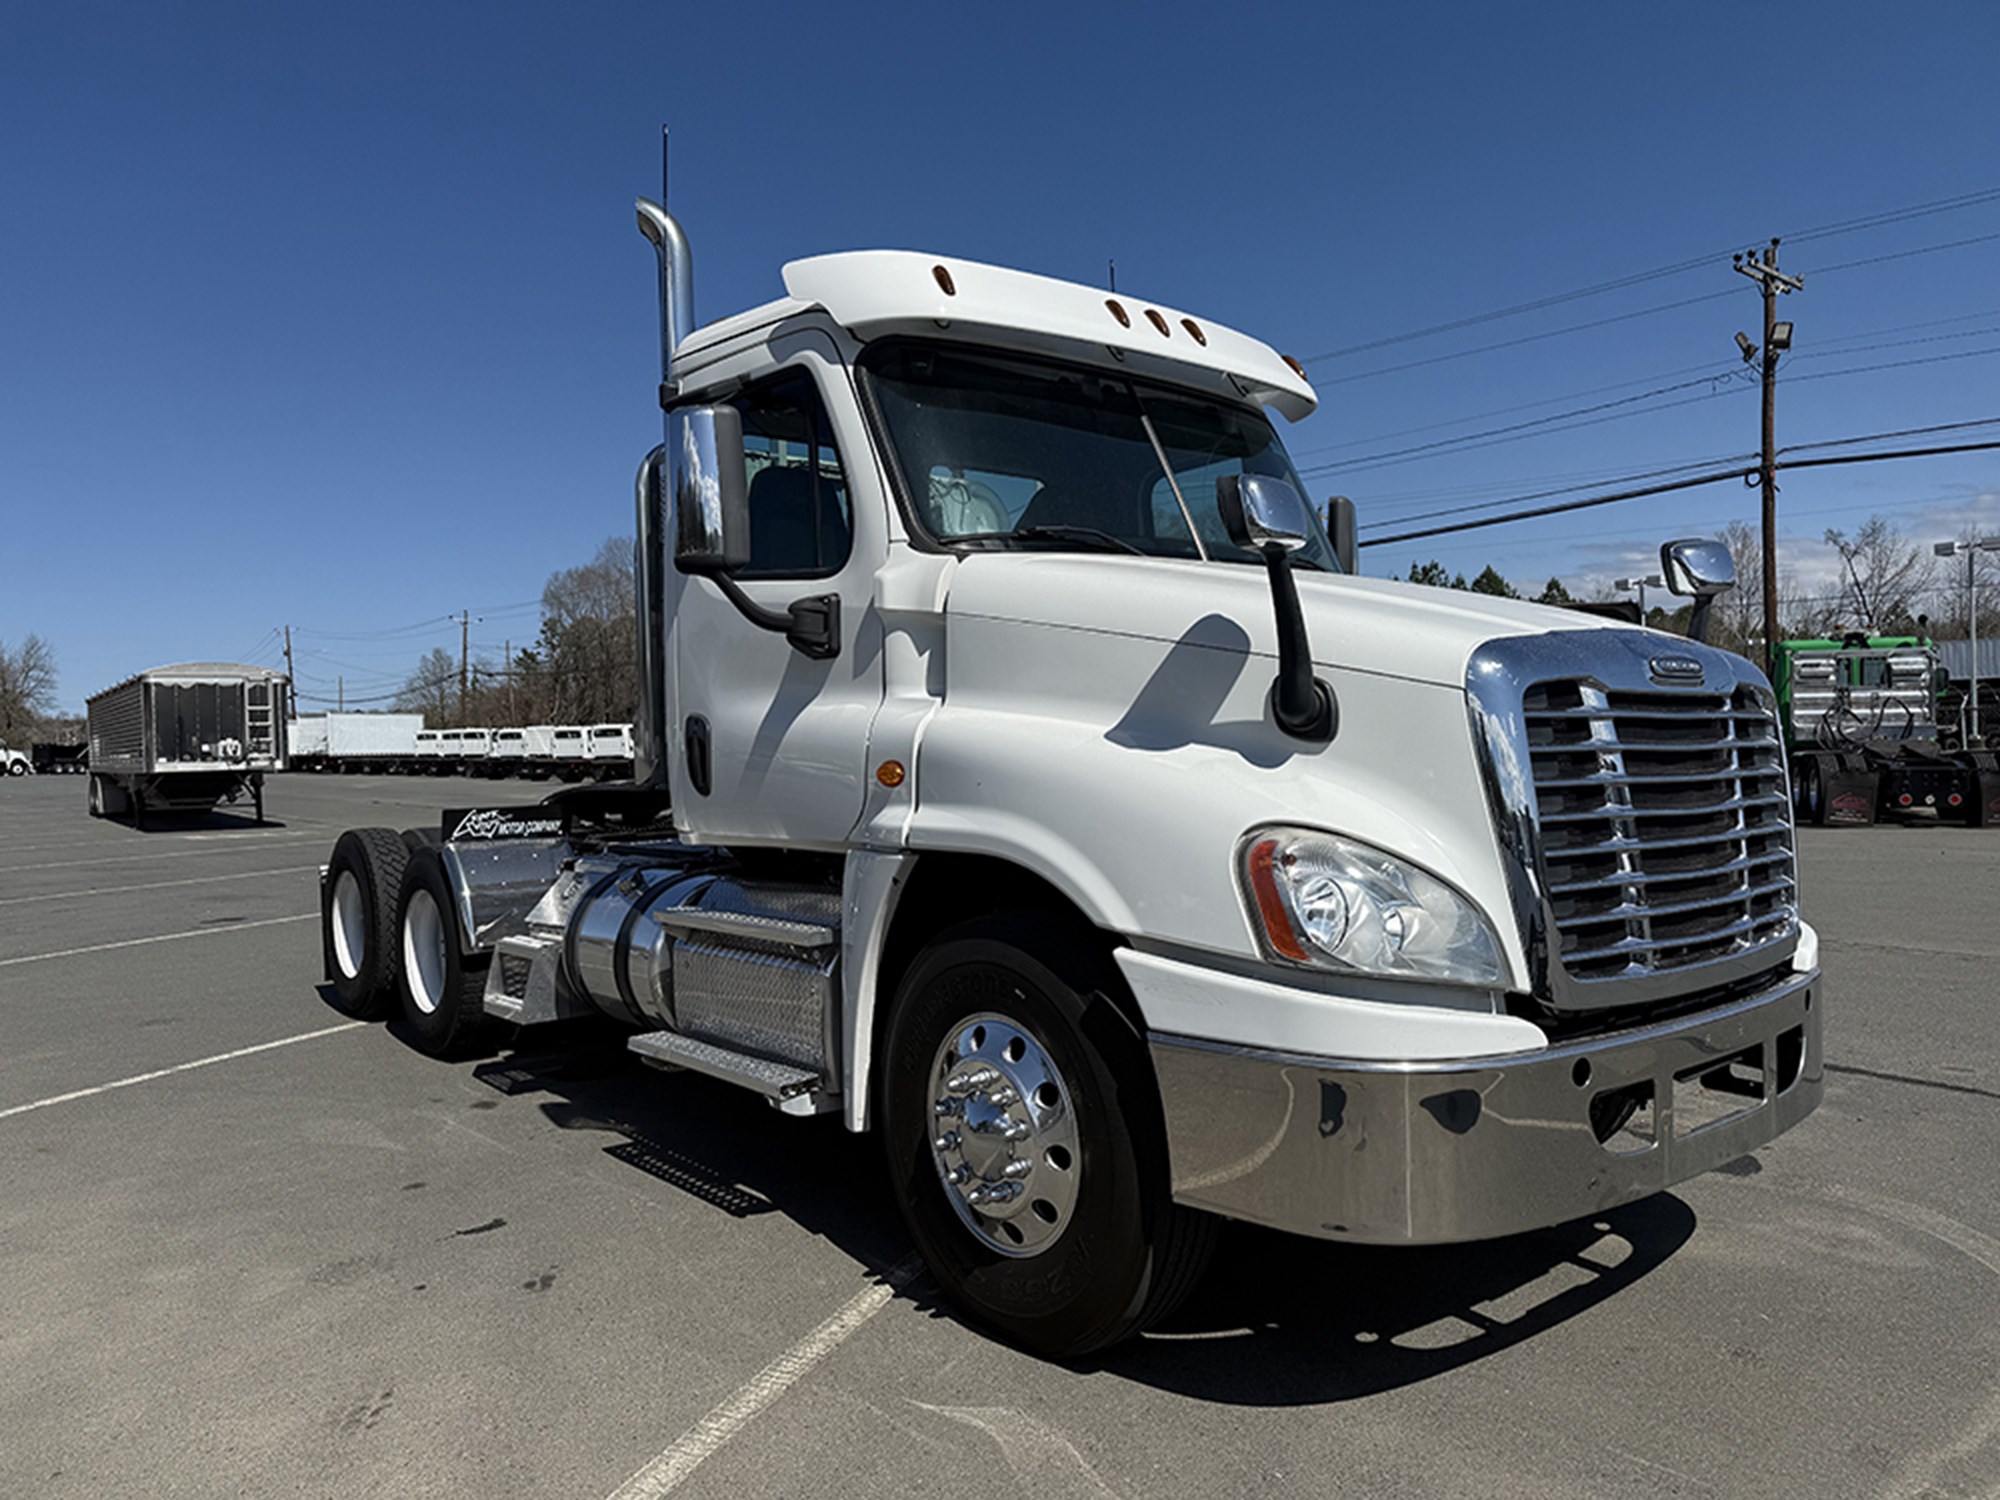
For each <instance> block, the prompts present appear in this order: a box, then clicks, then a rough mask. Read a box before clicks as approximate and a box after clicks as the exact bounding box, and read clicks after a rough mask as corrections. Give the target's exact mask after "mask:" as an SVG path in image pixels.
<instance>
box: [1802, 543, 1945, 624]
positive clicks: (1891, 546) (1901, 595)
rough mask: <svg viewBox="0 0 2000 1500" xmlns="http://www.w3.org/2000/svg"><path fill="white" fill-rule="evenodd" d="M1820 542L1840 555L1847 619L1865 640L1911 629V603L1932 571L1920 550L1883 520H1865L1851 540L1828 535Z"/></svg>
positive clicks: (1913, 607) (1925, 587)
mask: <svg viewBox="0 0 2000 1500" xmlns="http://www.w3.org/2000/svg"><path fill="white" fill-rule="evenodd" d="M1826 541H1827V545H1828V546H1830V547H1832V548H1833V549H1834V550H1835V551H1837V552H1838V553H1839V554H1840V563H1841V571H1842V577H1843V579H1844V581H1845V583H1846V586H1847V589H1848V602H1849V605H1850V608H1851V614H1850V615H1849V618H1851V619H1853V620H1854V621H1855V623H1856V624H1857V625H1859V626H1860V627H1861V628H1862V629H1865V630H1866V631H1867V632H1868V633H1869V634H1870V635H1885V634H1900V633H1902V632H1905V631H1909V630H1912V629H1914V628H1915V626H1916V617H1917V601H1918V599H1919V598H1920V597H1921V596H1922V595H1923V594H1924V593H1926V592H1927V591H1928V590H1929V587H1930V581H1931V574H1932V572H1933V571H1934V569H1933V566H1932V562H1931V556H1930V554H1929V553H1928V552H1927V551H1926V550H1924V549H1923V548H1921V547H1919V546H1918V545H1917V544H1916V543H1914V542H1912V541H1909V540H1907V539H1906V538H1905V537H1904V536H1903V533H1902V532H1901V531H1899V530H1897V528H1896V525H1895V523H1894V522H1892V521H1890V520H1889V519H1888V518H1887V517H1886V516H1870V517H1869V518H1868V522H1867V524H1866V525H1864V526H1863V527H1862V528H1861V529H1860V530H1859V531H1857V532H1855V533H1854V535H1853V537H1851V538H1850V537H1849V536H1848V535H1847V533H1846V532H1844V531H1838V530H1832V529H1829V530H1828V531H1827V534H1826Z"/></svg>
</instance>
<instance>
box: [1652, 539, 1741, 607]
mask: <svg viewBox="0 0 2000 1500" xmlns="http://www.w3.org/2000/svg"><path fill="white" fill-rule="evenodd" d="M1660 576H1661V577H1662V578H1664V579H1665V580H1666V581H1667V592H1668V593H1670V594H1678V595H1680V597H1681V598H1683V599H1706V598H1708V597H1709V596H1710V595H1712V594H1721V593H1726V592H1728V591H1729V590H1730V589H1733V588H1735V587H1736V560H1735V559H1734V558H1733V557H1731V556H1730V555H1729V549H1728V548H1727V547H1725V546H1723V545H1722V543H1720V542H1716V541H1711V540H1709V539H1708V538H1707V537H1688V538H1686V539H1684V540H1682V541H1678V542H1668V543H1666V544H1665V545H1664V546H1662V547H1661V548H1660Z"/></svg>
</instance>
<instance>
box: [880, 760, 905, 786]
mask: <svg viewBox="0 0 2000 1500" xmlns="http://www.w3.org/2000/svg"><path fill="white" fill-rule="evenodd" d="M908 774H909V773H908V772H906V771H905V770H904V769H903V763H902V762H901V761H900V760H885V761H883V762H882V764H881V765H879V766H877V767H876V768H875V779H876V780H877V781H879V782H881V783H882V785H884V786H901V785H902V784H903V777H904V776H906V775H908Z"/></svg>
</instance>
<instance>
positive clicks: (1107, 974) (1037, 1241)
mask: <svg viewBox="0 0 2000 1500" xmlns="http://www.w3.org/2000/svg"><path fill="white" fill-rule="evenodd" d="M1121 984H1122V980H1121V978H1120V976H1119V975H1118V972H1117V970H1116V968H1115V967H1114V966H1113V965H1112V963H1111V961H1110V959H1109V956H1108V955H1107V954H1106V952H1105V951H1104V948H1103V946H1102V944H1101V942H1100V941H1099V940H1098V938H1097V936H1096V934H1094V933H1092V932H1090V931H1088V930H1087V929H1084V928H1082V927H1081V926H1080V924H1074V923H1067V922H1063V921H1061V920H1059V919H1056V920H1052V919H1050V918H1048V917H1046V916H1042V915H1035V916H1028V915H1025V914H1022V915H1014V916H1007V917H998V918H991V919H985V920H981V921H977V922H972V923H968V924H966V925H964V926H962V927H958V928H954V929H952V930H951V931H950V932H947V933H945V934H944V935H943V936H941V937H940V938H938V939H937V940H936V941H935V942H934V943H933V944H932V945H931V947H930V948H929V949H928V950H927V951H925V952H924V953H923V954H921V955H920V956H919V957H918V959H917V960H916V962H915V964H914V965H913V966H912V967H911V969H910V972H909V974H908V975H907V976H906V977H905V979H904V981H903V983H902V985H901V987H900V989H899V991H898V993H897V997H896V1002H895V1007H894V1009H893V1011H892V1012H891V1015H890V1018H889V1026H888V1036H887V1044H886V1047H885V1049H884V1052H883V1054H882V1055H883V1063H882V1070H881V1078H882V1082H881V1121H882V1126H883V1139H884V1144H885V1145H886V1147H887V1149H888V1154H889V1169H890V1181H891V1185H892V1187H893V1189H894V1191H895V1195H896V1199H897V1202H898V1205H899V1206H900V1207H901V1209H902V1211H903V1217H904V1219H905V1221H906V1222H907V1224H908V1225H909V1228H910V1233H911V1235H912V1237H913V1238H914V1239H915V1240H916V1242H917V1248H918V1249H919V1250H920V1251H921V1252H922V1254H923V1257H924V1260H925V1262H926V1264H927V1265H928V1266H929V1268H930V1271H931V1274H932V1275H933V1276H934V1277H935V1278H936V1279H937V1281H938V1284H939V1285H940V1286H941V1287H942V1289H943V1290H944V1292H945V1293H946V1295H947V1296H948V1297H949V1298H950V1299H951V1300H952V1301H953V1302H954V1303H956V1304H957V1305H958V1306H959V1307H960V1308H961V1309H963V1310H964V1311H965V1312H966V1313H968V1314H969V1315H971V1316H972V1317H973V1318H975V1319H977V1320H978V1321H980V1322H982V1323H985V1324H988V1325H990V1326H991V1327H993V1328H995V1329H996V1330H998V1331H999V1332H1000V1333H1001V1334H1002V1335H1004V1336H1005V1337H1007V1338H1009V1339H1011V1340H1012V1341H1014V1342H1015V1343H1017V1344H1019V1345H1021V1346H1022V1347H1023V1348H1025V1349H1028V1350H1031V1351H1033V1352H1034V1353H1036V1354H1040V1355H1043V1356H1046V1357H1049V1358H1055V1359H1064V1358H1072V1357H1075V1356H1077V1355H1082V1354H1087V1353H1090V1352H1091V1351H1093V1350H1096V1349H1102V1348H1105V1347H1106V1346H1108V1345H1111V1344H1114V1343H1117V1342H1118V1341H1119V1340H1121V1339H1125V1338H1129V1337H1131V1336H1133V1335H1134V1334H1137V1333H1139V1332H1141V1331H1142V1330H1143V1329H1145V1328H1147V1327H1149V1326H1151V1325H1152V1324H1153V1323H1155V1322H1157V1321H1158V1320H1159V1319H1161V1318H1164V1317H1165V1316H1167V1314H1169V1313H1170V1312H1172V1311H1173V1309H1174V1308H1175V1306H1177V1305H1178V1304H1179V1302H1180V1301H1181V1299H1182V1298H1183V1297H1185V1296H1186V1294H1187V1293H1188V1291H1189V1290H1191V1289H1192V1287H1193V1286H1194V1285H1195V1283H1196V1282H1197V1281H1198V1280H1199V1278H1200V1275H1201V1272H1202V1270H1203V1269H1204V1268H1205V1266H1206V1264H1207V1262H1208V1259H1209V1256H1210V1254H1211V1253H1212V1251H1213V1249H1214V1245H1215V1236H1216V1229H1217V1222H1216V1221H1215V1220H1214V1219H1213V1218H1211V1217H1209V1216H1207V1215H1204V1214H1199V1213H1195V1212H1193V1211H1191V1210H1189V1209H1185V1208H1182V1207H1180V1206H1179V1205H1177V1204H1175V1203H1174V1201H1173V1194H1172V1186H1171V1182H1170V1180H1169V1172H1168V1163H1167V1142H1166V1132H1165V1125H1164V1121H1163V1118H1162V1116H1161V1112H1160V1102H1159V1096H1158V1092H1157V1090H1156V1088H1155V1086H1154V1082H1153V1068H1152V1060H1151V1058H1150V1057H1149V1056H1148V1055H1147V1053H1146V1049H1145V1044H1144V1042H1143V1040H1142V1039H1141V1038H1140V1037H1139V1036H1138V1035H1137V1033H1136V1032H1135V1031H1134V1029H1133V1028H1132V1025H1131V1023H1130V1022H1129V1021H1128V1020H1127V1019H1126V1017H1125V1016H1124V1014H1122V1013H1121V1012H1120V1011H1119V1010H1118V1007H1117V1005H1116V1004H1115V1003H1114V1002H1113V1000H1112V999H1111V998H1110V996H1111V995H1113V994H1116V993H1117V992H1118V988H1119V986H1120V985H1121ZM941 1107H942V1109H943V1110H945V1111H950V1112H949V1113H941V1112H940V1111H941ZM996 1189H997V1194H996ZM975 1195H979V1196H980V1197H981V1201H979V1202H975V1201H974V1197H975Z"/></svg>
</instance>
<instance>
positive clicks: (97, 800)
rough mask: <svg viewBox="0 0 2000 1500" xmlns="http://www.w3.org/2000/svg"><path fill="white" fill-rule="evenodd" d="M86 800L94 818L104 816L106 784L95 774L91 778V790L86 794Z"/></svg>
mask: <svg viewBox="0 0 2000 1500" xmlns="http://www.w3.org/2000/svg"><path fill="white" fill-rule="evenodd" d="M84 802H85V805H86V806H88V807H89V808H90V815H91V816H92V817H93V818H101V817H103V816H104V786H103V784H102V783H101V782H100V781H99V780H98V779H97V778H96V777H95V776H93V777H91V778H90V790H89V791H88V792H87V793H86V794H85V797H84Z"/></svg>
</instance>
